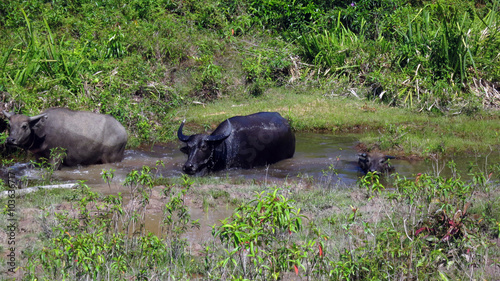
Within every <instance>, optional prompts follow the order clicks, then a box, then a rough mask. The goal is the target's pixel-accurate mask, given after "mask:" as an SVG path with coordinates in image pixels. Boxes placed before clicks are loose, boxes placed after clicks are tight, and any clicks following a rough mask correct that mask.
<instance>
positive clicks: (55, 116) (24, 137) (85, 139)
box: [3, 108, 127, 166]
mask: <svg viewBox="0 0 500 281" xmlns="http://www.w3.org/2000/svg"><path fill="white" fill-rule="evenodd" d="M3 113H4V115H5V116H6V117H7V118H8V119H9V121H10V135H9V137H8V138H7V140H6V142H7V144H8V145H14V146H18V147H21V148H23V149H27V150H29V151H31V152H32V153H33V154H35V156H36V158H37V159H39V158H41V157H44V158H46V159H49V157H50V150H51V149H53V148H62V149H64V150H65V152H66V157H64V158H63V160H62V164H63V165H66V166H76V165H79V164H81V165H91V164H102V163H111V162H119V161H121V160H122V159H123V152H124V150H125V145H126V144H127V132H126V131H125V128H124V127H123V126H122V125H121V124H120V122H118V121H117V120H116V119H115V118H113V117H112V116H110V115H103V114H97V113H92V112H86V111H73V110H69V109H66V108H51V109H48V110H46V111H45V112H43V113H41V114H40V115H37V116H33V117H28V116H26V115H22V114H14V113H8V112H5V111H4V112H3ZM51 161H53V159H51Z"/></svg>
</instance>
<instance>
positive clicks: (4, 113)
mask: <svg viewBox="0 0 500 281" xmlns="http://www.w3.org/2000/svg"><path fill="white" fill-rule="evenodd" d="M3 115H5V117H7V119H10V117H12V115H14V111H12V112H11V113H9V112H7V111H5V110H4V111H3Z"/></svg>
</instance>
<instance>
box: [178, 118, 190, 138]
mask: <svg viewBox="0 0 500 281" xmlns="http://www.w3.org/2000/svg"><path fill="white" fill-rule="evenodd" d="M184 122H186V119H184V121H182V123H181V125H180V126H179V130H177V137H178V138H179V140H180V141H182V142H187V141H188V140H189V136H186V135H184V134H183V133H182V128H183V127H184Z"/></svg>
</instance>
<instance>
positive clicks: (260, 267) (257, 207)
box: [214, 189, 304, 279]
mask: <svg viewBox="0 0 500 281" xmlns="http://www.w3.org/2000/svg"><path fill="white" fill-rule="evenodd" d="M277 193H278V189H275V190H274V191H273V192H270V193H267V194H265V193H264V192H262V193H260V194H257V195H256V198H255V199H253V200H251V201H250V202H249V203H248V204H244V205H242V206H240V207H238V208H237V209H236V210H235V213H234V215H233V216H232V217H231V218H226V219H224V220H223V221H222V226H220V227H217V228H214V236H215V237H218V238H220V240H221V242H223V243H224V245H225V247H226V252H227V254H228V257H227V258H225V259H223V260H221V261H219V262H218V265H217V267H218V268H220V270H225V269H226V268H227V266H229V265H231V264H234V265H236V267H235V270H237V271H236V272H234V273H231V275H232V276H239V275H241V276H243V277H244V278H250V279H254V278H256V277H258V276H259V277H260V278H265V277H267V278H270V279H277V277H278V276H280V273H282V272H286V271H289V270H292V268H295V269H296V270H298V267H302V268H303V266H302V264H301V260H302V257H303V256H304V251H303V249H301V248H300V247H299V245H298V244H296V243H295V242H293V241H292V240H291V235H292V234H293V233H296V232H298V231H299V230H300V229H301V227H302V218H303V216H302V215H300V209H296V208H294V207H293V206H292V205H291V203H292V202H291V201H289V200H287V199H286V198H285V197H284V196H282V195H278V194H277Z"/></svg>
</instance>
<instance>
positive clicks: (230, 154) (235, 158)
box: [177, 112, 295, 175]
mask: <svg viewBox="0 0 500 281" xmlns="http://www.w3.org/2000/svg"><path fill="white" fill-rule="evenodd" d="M183 127H184V122H182V124H181V125H180V127H179V130H178V131H177V136H178V138H179V140H180V141H182V142H184V143H185V144H186V146H185V147H183V148H181V151H182V152H184V153H185V154H187V155H188V160H187V162H186V163H185V164H184V167H183V171H184V172H185V173H186V174H190V175H204V174H206V173H209V172H214V171H219V170H223V169H229V168H243V169H250V168H252V167H256V166H263V165H267V164H272V163H276V162H278V161H280V160H283V159H287V158H291V157H293V154H294V153H295V135H294V134H293V132H292V129H291V128H290V125H289V124H288V121H287V120H286V119H285V118H283V117H281V115H280V114H279V113H277V112H259V113H255V114H252V115H248V116H235V117H232V118H229V119H227V120H226V121H224V122H222V123H221V124H220V125H219V126H218V127H217V129H215V131H213V132H212V134H210V135H206V134H198V135H192V136H185V135H184V134H183V133H182V128H183Z"/></svg>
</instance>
